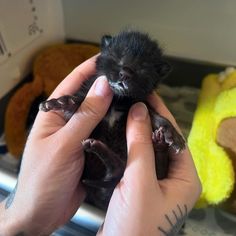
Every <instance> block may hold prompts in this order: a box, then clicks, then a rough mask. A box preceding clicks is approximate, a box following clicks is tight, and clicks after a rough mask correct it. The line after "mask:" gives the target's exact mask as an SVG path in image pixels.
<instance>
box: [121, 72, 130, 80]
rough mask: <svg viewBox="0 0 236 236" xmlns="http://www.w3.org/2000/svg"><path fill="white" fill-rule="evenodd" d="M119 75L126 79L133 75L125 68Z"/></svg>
mask: <svg viewBox="0 0 236 236" xmlns="http://www.w3.org/2000/svg"><path fill="white" fill-rule="evenodd" d="M119 77H120V79H122V80H126V79H129V78H130V77H131V74H130V73H129V72H128V71H125V70H121V71H120V72H119Z"/></svg>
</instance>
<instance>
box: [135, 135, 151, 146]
mask: <svg viewBox="0 0 236 236" xmlns="http://www.w3.org/2000/svg"><path fill="white" fill-rule="evenodd" d="M132 139H133V141H134V142H136V143H141V144H150V143H152V141H151V135H147V134H143V133H136V134H134V135H133V138H132Z"/></svg>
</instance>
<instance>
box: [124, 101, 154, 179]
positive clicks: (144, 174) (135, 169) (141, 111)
mask: <svg viewBox="0 0 236 236" xmlns="http://www.w3.org/2000/svg"><path fill="white" fill-rule="evenodd" d="M126 137H127V152H128V160H127V167H126V171H125V174H124V177H125V176H126V175H129V174H130V175H132V176H134V175H135V176H136V177H137V178H138V179H139V178H145V179H146V178H152V179H155V181H156V170H155V155H154V150H153V144H152V128H151V122H150V117H149V114H148V109H147V107H146V105H145V104H144V103H141V102H139V103H136V104H134V105H133V106H132V107H131V109H130V111H129V115H128V120H127V128H126ZM147 181H148V180H147Z"/></svg>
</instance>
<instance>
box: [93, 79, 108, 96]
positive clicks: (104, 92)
mask: <svg viewBox="0 0 236 236" xmlns="http://www.w3.org/2000/svg"><path fill="white" fill-rule="evenodd" d="M95 94H96V95H97V96H103V97H105V96H108V95H110V94H111V89H110V86H109V84H108V81H107V78H106V76H100V77H98V78H97V79H96V84H95Z"/></svg>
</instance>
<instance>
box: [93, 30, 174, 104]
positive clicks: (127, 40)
mask: <svg viewBox="0 0 236 236" xmlns="http://www.w3.org/2000/svg"><path fill="white" fill-rule="evenodd" d="M169 71H170V66H169V64H168V63H166V62H165V61H163V58H162V51H161V49H160V48H159V46H158V44H157V43H156V42H155V41H153V40H151V39H150V38H149V36H148V35H147V34H142V33H140V32H136V31H124V32H121V33H120V34H118V35H117V36H114V37H111V36H103V38H102V42H101V54H100V56H99V57H98V59H97V72H98V74H99V75H106V77H107V78H108V81H109V84H110V86H111V89H112V90H113V92H114V94H115V95H117V96H126V97H131V98H133V99H137V100H143V99H145V98H146V97H147V95H148V94H150V93H151V92H152V91H153V90H154V89H155V88H156V87H157V85H158V83H159V82H160V81H161V79H162V78H163V77H165V76H166V75H167V74H168V72H169Z"/></svg>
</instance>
